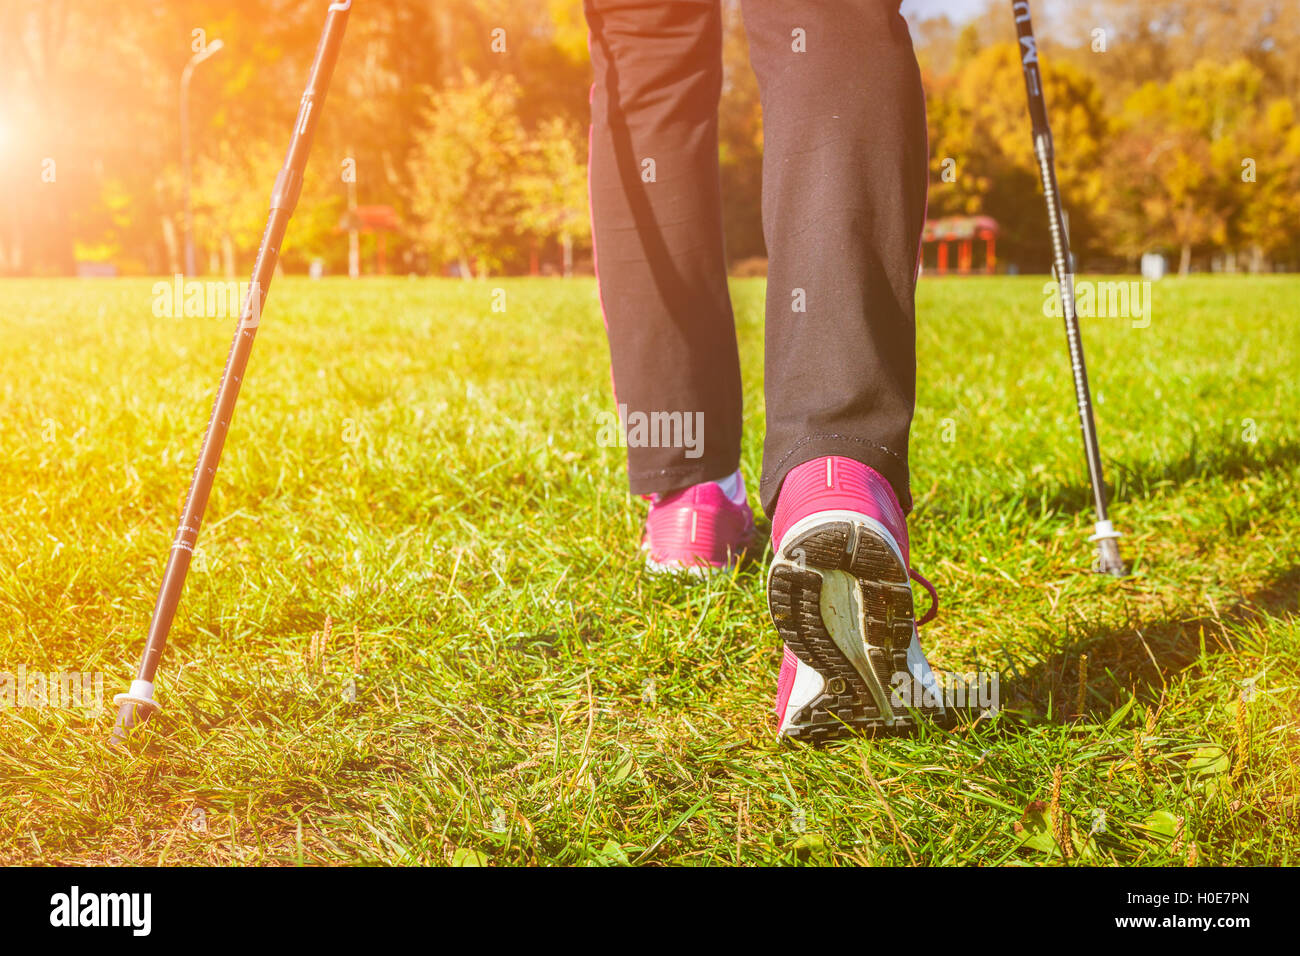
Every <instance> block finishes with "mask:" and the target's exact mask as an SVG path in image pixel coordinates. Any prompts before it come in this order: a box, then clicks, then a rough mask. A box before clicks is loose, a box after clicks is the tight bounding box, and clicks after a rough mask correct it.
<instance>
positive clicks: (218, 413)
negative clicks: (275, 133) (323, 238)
mask: <svg viewBox="0 0 1300 956" xmlns="http://www.w3.org/2000/svg"><path fill="white" fill-rule="evenodd" d="M351 7H352V0H336V2H334V3H331V4H330V7H329V12H328V14H327V15H326V20H325V29H324V32H323V33H322V34H321V39H320V43H319V44H318V46H317V48H316V57H315V60H314V61H313V62H312V67H311V74H310V76H309V78H308V80H307V88H306V90H305V91H304V92H303V95H302V102H301V105H300V106H299V108H298V117H297V119H296V120H295V121H294V127H293V137H292V139H291V140H290V141H289V150H288V152H287V153H286V154H285V157H284V166H283V167H282V168H281V170H280V174H279V175H278V176H277V177H276V180H275V188H274V189H273V190H272V192H271V211H270V215H269V217H268V218H267V221H266V229H265V231H264V232H263V233H262V244H261V247H260V248H259V249H258V251H257V261H256V264H255V265H254V267H253V278H252V284H251V285H250V287H249V290H248V296H247V298H246V299H245V300H244V306H243V309H242V310H241V312H240V317H239V326H238V327H237V328H236V329H235V337H234V340H233V341H232V342H231V345H230V354H229V356H228V357H227V359H226V367H225V370H224V371H223V372H222V374H221V384H220V385H219V386H218V388H217V397H216V400H215V401H214V402H213V405H212V415H211V417H210V418H209V419H208V429H207V432H206V433H205V434H204V436H203V446H202V449H201V450H200V451H199V460H198V464H197V465H196V466H195V468H194V477H193V478H192V479H191V481H190V491H189V495H188V496H187V498H186V501H185V511H184V513H183V514H182V515H181V521H180V526H179V527H178V528H177V530H176V538H175V540H174V542H173V543H172V547H171V552H170V554H169V555H168V557H167V569H166V571H165V572H164V573H163V580H162V586H161V587H160V588H159V591H158V603H157V604H156V605H155V606H154V612H153V619H152V621H151V622H150V624H149V637H148V640H147V641H146V643H145V648H144V655H143V657H142V658H141V660H140V668H139V670H138V672H137V674H136V681H137V682H146V683H148V684H150V685H151V684H152V683H153V679H154V676H155V674H156V673H157V671H158V661H159V659H160V658H161V657H162V652H163V648H164V647H166V645H167V635H168V633H169V632H170V631H171V626H172V621H173V619H174V618H175V616H176V607H177V605H178V604H179V603H180V598H181V591H182V590H183V589H184V587H185V576H186V574H187V573H188V572H189V568H190V561H191V559H192V558H193V556H194V545H195V542H196V541H197V540H198V535H199V526H200V525H201V524H202V523H203V513H204V510H205V509H206V508H207V505H208V496H209V495H210V494H211V492H212V482H213V479H214V478H215V477H216V473H217V464H218V463H219V462H220V461H221V450H222V448H223V447H224V445H225V442H226V433H227V432H228V431H229V429H230V419H231V416H232V415H233V414H234V411H235V401H236V399H238V398H239V386H240V384H241V383H242V382H243V379H244V372H245V370H246V369H247V368H248V359H249V356H250V355H251V354H252V351H253V338H254V336H256V334H257V326H258V323H259V321H260V318H261V314H262V306H263V305H265V303H266V296H267V293H268V292H269V291H270V287H271V279H272V278H273V277H274V275H275V266H276V263H277V262H278V261H279V257H280V244H281V242H282V241H283V240H284V233H285V228H286V227H287V226H288V224H289V219H290V217H291V216H292V215H293V210H294V207H295V206H296V205H297V203H298V196H299V194H300V193H301V191H302V178H303V171H304V170H305V169H306V166H307V156H308V154H309V153H310V152H311V144H312V138H313V137H314V135H315V133H316V123H317V120H318V118H319V116H320V110H321V107H322V105H323V104H324V102H325V94H326V92H327V91H328V90H329V83H330V77H331V76H332V75H333V72H334V64H335V63H336V62H337V60H338V55H339V49H340V47H341V46H342V43H343V33H344V30H345V29H346V27H347V20H348V14H349V12H350V10H351ZM136 686H137V685H136V684H133V685H132V687H133V695H134V688H135V687H136ZM134 696H137V697H138V695H134ZM152 709H153V708H152V707H148V706H139V703H138V701H132V700H125V701H123V702H122V703H121V704H120V705H119V708H118V715H117V723H116V726H115V728H114V736H115V737H118V738H119V739H120V738H121V737H123V736H125V732H126V730H127V729H129V728H130V727H132V726H134V725H136V724H137V723H143V722H144V721H145V720H147V719H148V717H149V715H150V713H151V711H152Z"/></svg>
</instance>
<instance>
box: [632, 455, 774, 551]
mask: <svg viewBox="0 0 1300 956" xmlns="http://www.w3.org/2000/svg"><path fill="white" fill-rule="evenodd" d="M753 538H754V513H753V512H752V511H750V509H749V501H748V499H747V497H746V495H745V481H744V479H743V478H741V477H740V472H739V471H736V472H735V473H734V474H733V475H731V476H729V477H727V478H724V479H723V480H722V481H706V482H703V483H702V484H698V485H692V486H691V487H689V488H686V489H683V490H682V491H674V492H673V493H672V494H668V495H651V496H650V514H649V515H647V516H646V519H645V533H644V534H643V535H642V536H641V550H642V551H644V552H645V555H646V565H647V567H649V568H650V570H651V571H670V572H678V571H685V572H687V573H689V574H695V575H701V576H703V575H707V574H710V573H713V572H714V571H722V570H726V569H727V568H730V567H732V566H734V565H735V564H736V562H737V561H738V560H739V559H740V556H741V554H742V553H743V552H744V551H745V549H746V548H748V547H749V545H750V544H751V543H752V541H753Z"/></svg>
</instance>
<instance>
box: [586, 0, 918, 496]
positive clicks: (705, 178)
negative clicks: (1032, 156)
mask: <svg viewBox="0 0 1300 956" xmlns="http://www.w3.org/2000/svg"><path fill="white" fill-rule="evenodd" d="M585 5H586V14H587V23H588V26H589V29H590V43H591V59H592V65H593V67H594V71H595V83H594V86H593V88H592V100H591V117H592V127H591V156H590V177H591V207H592V220H593V226H594V242H595V256H596V270H597V274H598V276H599V282H600V298H601V304H602V308H603V309H604V313H605V322H606V326H607V329H608V333H609V344H610V354H611V358H612V361H613V369H614V388H615V393H616V396H617V399H616V400H617V402H618V404H619V406H620V412H621V413H622V414H623V416H624V418H625V421H627V422H629V423H631V422H635V421H637V420H638V416H640V421H641V422H644V421H645V420H646V419H648V418H650V417H651V416H653V415H654V414H655V413H659V414H660V416H662V417H661V418H660V421H664V422H667V421H668V420H669V417H670V416H671V414H672V413H681V414H682V415H683V416H693V418H692V420H693V421H696V422H698V423H699V425H700V426H701V428H702V434H700V435H698V436H696V438H697V440H696V441H695V442H693V443H691V445H690V446H689V447H684V446H683V443H681V442H673V441H663V442H661V441H657V440H655V438H657V437H658V435H657V434H655V433H654V429H653V428H652V429H651V437H649V438H647V437H646V433H645V430H644V429H642V430H641V440H640V441H638V440H636V438H635V436H634V434H633V430H632V429H631V428H629V429H628V444H629V448H628V476H629V479H630V483H631V490H632V492H633V493H636V494H648V493H651V492H664V491H669V490H672V489H676V488H681V487H685V486H687V485H692V484H695V483H697V482H701V481H708V480H712V479H717V478H722V477H724V476H726V475H729V474H730V473H731V472H733V471H734V470H735V469H736V468H737V466H738V464H739V460H740V432H741V383H740V363H739V358H738V354H737V349H736V334H735V324H734V320H733V316H732V311H731V301H730V298H729V296H728V292H727V275H726V260H725V256H724V252H723V237H722V208H721V195H720V186H719V174H718V117H717V108H718V99H719V95H720V92H721V88H722V19H721V11H720V7H719V0H586V4H585ZM743 15H744V21H745V29H746V32H747V35H748V38H749V48H750V59H751V62H752V65H753V68H754V71H755V73H756V75H757V78H758V84H759V91H760V94H761V98H762V107H763V140H764V142H763V235H764V238H765V240H766V243H767V252H768V278H767V322H766V360H765V383H766V385H765V387H766V406H767V436H766V442H765V445H764V452H763V479H762V483H761V486H760V493H761V497H762V501H763V507H764V509H765V510H766V511H767V512H768V514H771V513H772V512H773V511H774V510H775V506H776V497H777V492H778V491H779V490H780V487H781V481H782V480H783V479H784V477H785V474H786V472H788V471H789V470H790V469H791V468H793V467H795V466H796V465H799V464H802V463H803V462H805V461H808V460H810V459H813V458H818V457H821V456H823V455H843V456H845V457H848V458H853V459H856V460H858V461H861V462H863V463H865V464H867V465H869V466H871V467H872V468H875V469H876V470H877V471H879V472H880V473H881V474H883V475H884V476H885V477H886V478H887V479H888V480H889V482H890V483H891V484H892V485H893V487H894V490H895V491H896V492H897V494H898V498H899V501H900V502H902V504H903V507H904V508H905V509H909V510H910V508H911V495H910V493H909V490H908V468H907V442H908V430H909V427H910V425H911V420H912V411H913V407H914V404H915V391H916V334H915V309H914V292H915V284H916V271H917V252H918V248H919V244H920V237H921V229H922V226H923V224H924V220H925V202H926V182H927V145H926V129H925V99H924V95H923V93H922V90H921V78H920V72H919V70H918V68H917V64H916V58H915V56H914V54H913V52H912V42H911V37H910V36H909V34H908V30H907V25H906V23H905V21H904V20H903V18H902V16H901V15H900V14H899V13H898V0H744V3H743ZM664 431H665V432H666V431H667V429H664Z"/></svg>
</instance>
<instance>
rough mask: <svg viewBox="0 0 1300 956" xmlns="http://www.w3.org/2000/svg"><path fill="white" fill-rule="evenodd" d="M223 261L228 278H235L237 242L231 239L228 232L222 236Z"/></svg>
mask: <svg viewBox="0 0 1300 956" xmlns="http://www.w3.org/2000/svg"><path fill="white" fill-rule="evenodd" d="M221 260H222V268H223V269H224V270H225V273H226V276H227V277H233V276H234V274H235V240H233V239H231V238H230V233H228V232H223V233H222V234H221Z"/></svg>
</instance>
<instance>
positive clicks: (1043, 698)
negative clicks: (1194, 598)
mask: <svg viewBox="0 0 1300 956" xmlns="http://www.w3.org/2000/svg"><path fill="white" fill-rule="evenodd" d="M1298 612H1300V566H1295V567H1292V568H1289V569H1287V570H1286V571H1284V572H1282V573H1280V574H1278V575H1276V576H1275V577H1273V578H1272V579H1271V580H1269V581H1268V583H1266V584H1265V585H1264V586H1263V587H1261V588H1259V589H1258V590H1256V591H1255V592H1253V593H1251V594H1248V595H1244V596H1243V597H1242V598H1240V599H1239V600H1238V601H1236V602H1235V603H1233V604H1232V605H1231V606H1230V607H1228V608H1226V609H1224V610H1222V611H1220V612H1219V613H1218V614H1208V615H1207V614H1201V615H1193V614H1190V613H1189V614H1188V616H1182V615H1178V614H1174V615H1170V616H1167V617H1163V618H1158V619H1156V620H1141V619H1134V620H1130V621H1129V622H1127V623H1125V624H1124V625H1123V626H1121V627H1109V628H1098V629H1096V630H1094V631H1091V632H1088V633H1084V634H1081V635H1080V636H1078V637H1077V638H1076V639H1075V640H1073V641H1071V642H1070V643H1069V644H1068V645H1067V646H1065V647H1063V648H1061V649H1059V650H1057V651H1056V652H1054V653H1053V654H1052V655H1051V656H1050V657H1048V658H1047V659H1046V660H1044V661H1042V662H1041V663H1038V664H1035V665H1034V666H1032V667H1031V668H1029V669H1028V670H1026V671H1024V672H1021V673H1014V672H1013V673H1004V674H1003V677H1002V688H1003V704H1002V706H1003V708H1004V709H1007V710H1010V711H1012V712H1017V713H1019V714H1021V715H1022V716H1024V717H1025V718H1027V719H1030V720H1041V719H1051V720H1061V719H1070V718H1073V717H1076V716H1078V715H1079V714H1078V711H1079V706H1078V692H1079V669H1080V656H1081V655H1084V654H1086V655H1087V656H1088V663H1087V698H1086V704H1085V706H1084V711H1085V713H1086V714H1087V715H1088V717H1089V718H1090V719H1092V720H1105V719H1106V718H1107V717H1109V716H1110V715H1112V714H1114V713H1115V712H1116V711H1117V710H1118V709H1119V708H1120V707H1122V706H1124V705H1125V704H1126V703H1127V702H1128V700H1129V698H1130V695H1134V696H1136V697H1137V698H1138V699H1139V700H1146V701H1149V702H1152V703H1154V702H1156V701H1158V700H1159V699H1160V696H1161V691H1162V689H1163V688H1164V686H1165V684H1166V683H1167V682H1168V681H1169V680H1170V679H1171V678H1172V677H1174V676H1175V675H1177V674H1178V673H1179V672H1181V671H1183V670H1184V669H1186V668H1187V667H1189V666H1191V665H1192V664H1194V663H1195V662H1196V661H1197V660H1198V659H1199V658H1200V656H1201V647H1202V642H1203V643H1204V647H1205V653H1206V654H1207V655H1208V654H1214V653H1216V652H1223V651H1228V652H1233V651H1235V648H1234V647H1233V645H1232V638H1231V637H1230V636H1229V633H1228V632H1229V629H1231V628H1240V627H1242V626H1243V625H1249V624H1250V623H1252V622H1256V621H1262V620H1265V619H1268V618H1280V617H1289V616H1291V615H1294V614H1296V613H1298Z"/></svg>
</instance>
